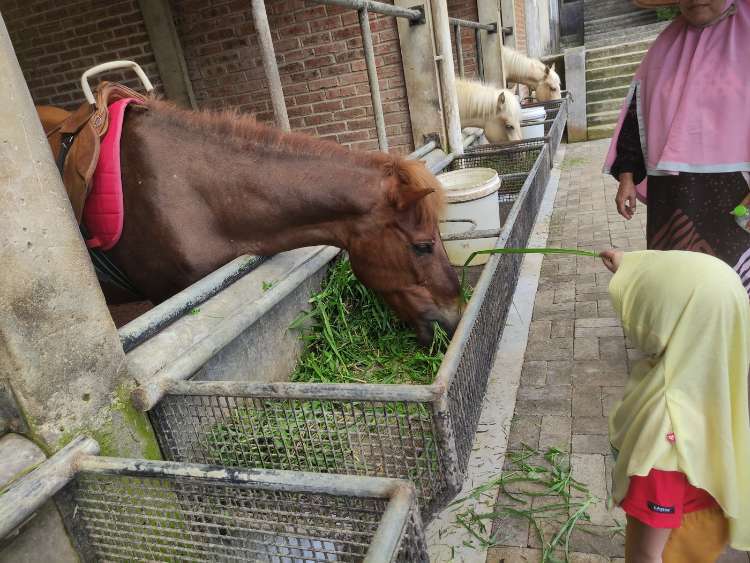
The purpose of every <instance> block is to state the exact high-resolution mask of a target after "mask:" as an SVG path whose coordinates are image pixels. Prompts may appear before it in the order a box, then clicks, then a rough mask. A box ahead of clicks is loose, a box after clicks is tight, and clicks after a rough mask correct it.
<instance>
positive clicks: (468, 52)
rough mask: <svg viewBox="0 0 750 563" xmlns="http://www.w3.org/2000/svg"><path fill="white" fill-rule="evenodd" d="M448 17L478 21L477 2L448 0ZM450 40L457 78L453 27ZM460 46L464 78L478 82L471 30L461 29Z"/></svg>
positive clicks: (474, 0) (472, 32)
mask: <svg viewBox="0 0 750 563" xmlns="http://www.w3.org/2000/svg"><path fill="white" fill-rule="evenodd" d="M448 15H450V16H451V17H453V18H459V19H462V20H470V21H479V16H478V15H477V2H476V0H448ZM451 39H452V41H453V57H454V61H455V67H456V76H458V58H457V51H456V36H455V32H454V30H453V27H451ZM461 45H462V48H463V55H464V56H463V59H464V76H465V77H466V78H475V79H477V80H479V74H478V70H477V56H476V41H475V40H474V30H473V29H467V28H461Z"/></svg>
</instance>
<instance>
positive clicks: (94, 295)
mask: <svg viewBox="0 0 750 563" xmlns="http://www.w3.org/2000/svg"><path fill="white" fill-rule="evenodd" d="M0 190H2V191H1V192H0V193H2V205H1V206H0V265H1V266H0V380H2V381H3V383H4V384H5V385H7V386H9V387H10V389H11V390H12V393H13V396H14V397H15V399H16V401H17V404H18V407H19V409H20V411H21V413H22V414H23V417H24V419H25V422H26V424H27V425H28V434H29V435H30V437H32V438H33V439H34V441H35V442H36V443H37V444H39V445H40V446H42V447H43V448H44V449H46V450H47V453H52V452H54V451H57V450H58V449H59V448H60V447H62V446H63V445H64V444H66V443H67V442H69V441H70V440H72V439H73V438H74V437H75V436H76V435H78V434H79V433H86V434H89V435H91V436H93V437H95V438H96V439H97V440H98V441H99V442H100V443H101V445H102V452H103V453H106V454H108V455H126V456H133V457H144V456H148V457H158V456H159V450H158V446H157V445H156V441H155V440H154V436H153V432H152V430H151V426H150V425H149V423H148V420H147V419H145V418H143V416H142V415H139V414H137V413H136V411H135V410H134V409H133V408H132V407H131V406H130V403H129V401H128V400H127V398H128V394H129V392H130V389H131V387H133V384H132V382H131V381H129V378H128V375H127V372H126V368H125V354H124V353H123V351H122V346H121V345H120V341H119V338H118V335H117V331H116V329H115V326H114V324H113V323H112V319H111V317H110V315H109V312H108V310H107V307H106V304H105V302H104V296H103V295H102V292H101V290H100V289H99V284H98V282H97V280H96V276H95V274H94V271H93V268H92V266H91V261H90V260H89V257H88V253H87V252H86V248H85V247H84V245H83V241H82V240H81V235H80V233H79V231H78V226H77V224H76V221H75V218H74V216H73V211H72V208H71V206H70V203H69V202H68V200H67V195H66V193H65V190H64V188H63V185H62V182H61V180H60V175H59V173H58V171H57V168H56V167H55V163H54V162H53V159H52V153H51V151H50V149H49V146H48V144H47V140H46V138H45V136H44V132H43V131H42V126H41V124H40V123H39V120H38V118H37V115H36V112H35V110H34V106H33V103H32V101H31V96H30V95H29V90H28V88H27V87H26V83H25V82H24V79H23V75H22V73H21V68H20V66H19V65H18V61H17V59H16V56H15V52H14V51H13V47H12V45H11V42H10V37H9V36H8V30H7V28H6V27H5V22H4V21H3V20H2V18H1V17H0Z"/></svg>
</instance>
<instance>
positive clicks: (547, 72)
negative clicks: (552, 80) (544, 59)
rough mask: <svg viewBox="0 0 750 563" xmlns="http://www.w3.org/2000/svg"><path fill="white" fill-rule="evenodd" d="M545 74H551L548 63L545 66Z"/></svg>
mask: <svg viewBox="0 0 750 563" xmlns="http://www.w3.org/2000/svg"><path fill="white" fill-rule="evenodd" d="M544 76H549V67H548V66H547V65H545V66H544Z"/></svg>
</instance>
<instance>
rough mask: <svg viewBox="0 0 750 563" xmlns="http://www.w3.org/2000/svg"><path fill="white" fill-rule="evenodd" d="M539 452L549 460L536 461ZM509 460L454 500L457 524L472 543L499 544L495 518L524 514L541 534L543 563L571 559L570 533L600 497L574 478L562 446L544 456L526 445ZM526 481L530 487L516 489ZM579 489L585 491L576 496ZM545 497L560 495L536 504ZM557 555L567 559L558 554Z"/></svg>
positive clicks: (472, 544)
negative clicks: (505, 468) (491, 476)
mask: <svg viewBox="0 0 750 563" xmlns="http://www.w3.org/2000/svg"><path fill="white" fill-rule="evenodd" d="M540 456H541V457H542V458H543V459H544V464H541V463H532V461H531V460H532V458H538V457H540ZM508 459H509V466H510V470H509V471H506V472H504V473H502V474H501V475H499V476H497V477H495V478H494V479H491V480H490V481H488V482H487V483H484V484H482V485H480V486H478V487H476V488H475V489H473V490H472V491H471V492H470V493H469V494H468V495H466V496H465V497H463V498H460V499H458V500H456V501H454V502H453V503H452V505H451V506H453V507H455V510H456V512H457V514H456V522H457V524H458V525H459V526H461V527H463V528H465V529H466V530H467V531H468V533H469V534H471V536H472V537H473V538H474V540H473V541H472V542H468V543H467V545H469V544H471V546H474V543H473V542H474V541H475V542H478V544H479V546H480V547H481V548H484V549H487V548H490V547H494V546H496V545H500V539H499V538H498V536H499V534H500V533H501V532H502V529H498V530H497V531H496V532H494V533H492V532H491V529H492V524H493V522H494V521H496V520H497V519H501V518H514V519H521V520H525V521H527V522H528V523H529V525H530V526H531V527H532V528H533V529H534V531H535V533H536V535H537V536H538V537H539V540H540V542H541V545H542V563H558V562H559V561H566V562H567V561H569V558H570V538H571V535H572V534H573V531H574V530H575V529H577V528H580V527H581V524H583V523H584V522H588V521H589V520H590V518H589V514H588V510H589V509H590V508H591V507H592V506H593V505H594V503H596V502H598V500H599V499H598V498H597V497H595V496H593V495H592V494H590V493H589V491H588V489H587V488H586V486H585V485H584V484H583V483H580V482H578V481H576V480H575V479H573V477H572V476H571V468H570V463H569V455H568V454H567V453H565V452H563V451H561V450H558V449H556V448H550V449H548V450H547V451H545V452H544V453H543V455H542V452H540V451H538V450H535V449H532V448H530V447H528V446H526V445H524V446H523V447H522V450H521V451H520V452H515V453H510V454H508ZM522 484H527V485H529V486H530V487H531V489H530V490H522V491H519V490H517V489H518V488H519V487H518V485H522ZM510 489H513V490H510ZM574 490H575V491H578V492H580V493H582V495H583V496H576V497H574V496H573V491H574ZM540 497H545V498H546V497H555V498H558V499H559V502H556V501H550V502H547V503H544V504H541V505H539V506H537V504H536V503H537V502H538V500H537V501H534V499H539V498H540ZM470 501H473V502H470ZM480 505H484V506H488V507H489V510H487V511H484V512H482V511H481V508H479V506H480ZM478 510H479V511H478ZM488 526H489V529H490V532H488ZM550 528H553V531H552V532H550V531H549V530H550ZM558 555H561V556H562V557H563V559H562V560H560V559H558Z"/></svg>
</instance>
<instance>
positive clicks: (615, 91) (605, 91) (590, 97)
mask: <svg viewBox="0 0 750 563" xmlns="http://www.w3.org/2000/svg"><path fill="white" fill-rule="evenodd" d="M629 90H630V84H627V85H626V86H615V87H614V88H602V89H601V90H587V91H586V103H595V102H604V101H606V100H620V101H622V100H624V99H625V96H627V95H628V91H629Z"/></svg>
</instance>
